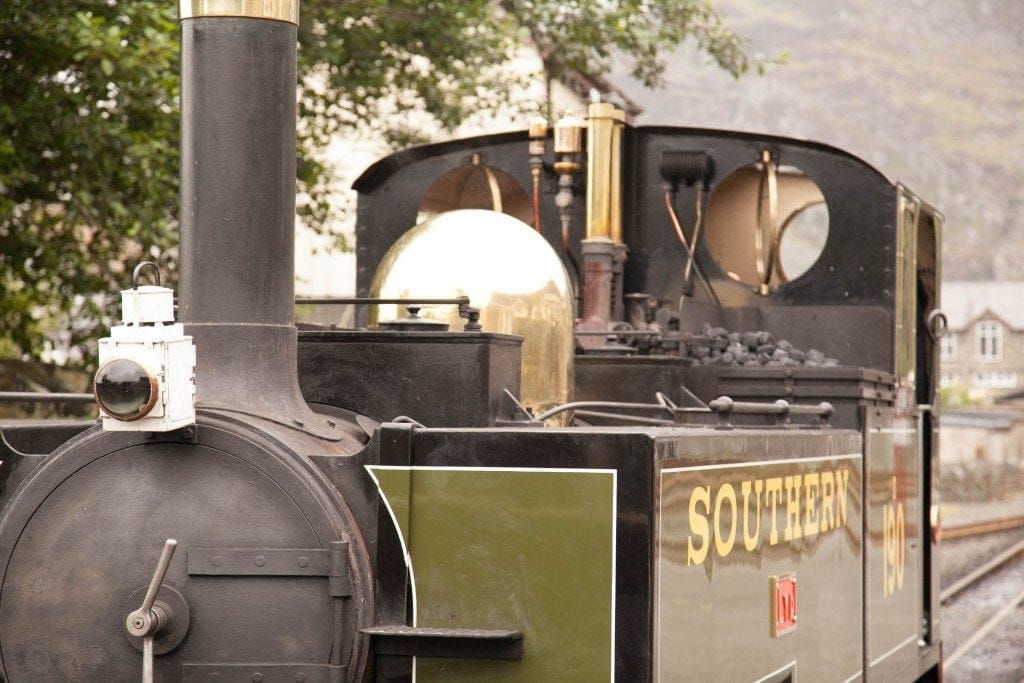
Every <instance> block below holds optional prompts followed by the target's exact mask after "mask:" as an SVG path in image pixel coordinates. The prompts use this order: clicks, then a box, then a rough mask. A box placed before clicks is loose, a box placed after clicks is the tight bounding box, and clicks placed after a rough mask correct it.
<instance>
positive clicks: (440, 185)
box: [416, 154, 533, 225]
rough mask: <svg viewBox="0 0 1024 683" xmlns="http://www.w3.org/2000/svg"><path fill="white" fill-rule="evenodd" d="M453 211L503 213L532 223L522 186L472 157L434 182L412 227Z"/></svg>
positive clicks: (526, 197) (531, 211)
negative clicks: (472, 210)
mask: <svg viewBox="0 0 1024 683" xmlns="http://www.w3.org/2000/svg"><path fill="white" fill-rule="evenodd" d="M457 209H486V210H488V211H497V212H498V213H507V214H508V215H510V216H514V217H516V218H518V219H519V220H521V221H523V222H524V223H526V224H528V225H529V224H531V223H532V221H533V204H532V203H531V201H530V198H529V197H528V196H527V195H526V190H524V189H523V186H522V185H520V184H519V183H518V182H517V181H516V179H515V178H513V177H512V176H510V175H509V174H508V173H505V172H504V171H502V170H501V169H499V168H495V167H494V166H488V165H487V164H486V163H484V161H483V159H482V158H481V157H480V156H479V155H476V154H474V155H472V156H470V157H469V159H467V161H466V163H464V164H462V165H460V166H457V167H455V168H453V169H452V170H450V171H448V172H447V173H444V174H442V175H441V176H440V177H439V178H438V179H437V180H435V181H434V183H433V184H432V185H431V186H430V188H429V189H428V190H427V193H426V194H425V195H424V196H423V201H422V203H421V204H420V210H419V213H418V215H417V218H416V223H417V224H419V223H422V222H423V221H425V220H429V219H431V218H433V217H434V216H437V215H439V214H442V213H445V212H446V211H455V210H457Z"/></svg>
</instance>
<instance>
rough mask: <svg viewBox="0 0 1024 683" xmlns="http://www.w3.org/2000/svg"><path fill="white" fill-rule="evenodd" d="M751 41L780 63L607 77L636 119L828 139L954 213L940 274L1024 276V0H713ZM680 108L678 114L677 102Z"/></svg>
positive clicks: (696, 62)
mask: <svg viewBox="0 0 1024 683" xmlns="http://www.w3.org/2000/svg"><path fill="white" fill-rule="evenodd" d="M715 4H716V6H717V7H719V8H720V10H721V11H722V13H723V14H724V16H725V17H726V18H727V19H728V20H729V25H730V26H731V27H732V28H734V29H735V30H736V31H738V32H739V33H741V34H742V35H744V36H746V37H747V38H749V39H750V41H751V44H752V46H753V49H754V52H755V53H757V54H761V55H766V56H775V55H779V54H781V53H783V52H786V53H788V55H789V61H788V63H787V64H786V65H785V66H779V67H773V68H771V69H770V70H769V72H768V73H767V74H766V75H765V76H757V75H748V76H745V77H744V78H742V79H740V80H739V81H734V80H733V79H732V78H730V77H729V76H728V75H726V74H724V73H720V72H719V71H718V70H716V69H715V68H714V67H711V66H709V65H707V64H704V63H702V62H701V59H700V58H698V57H696V56H695V51H694V50H692V49H686V48H684V49H682V50H680V51H679V52H678V53H677V54H675V55H673V56H672V57H671V58H670V67H669V71H668V73H667V74H666V81H667V83H666V86H665V88H664V90H662V91H649V90H645V89H644V88H643V87H642V86H639V85H638V84H637V83H635V82H633V81H631V80H630V79H629V78H628V76H627V75H626V72H627V69H625V68H623V69H622V70H621V71H620V72H619V73H616V74H613V77H612V79H611V80H612V81H613V82H614V83H615V84H616V85H617V86H619V87H620V88H621V89H622V90H623V91H624V92H625V93H626V94H628V95H629V96H630V97H631V98H633V99H634V100H635V101H636V102H637V103H638V104H640V106H642V107H643V108H644V113H643V114H642V115H641V116H640V118H639V119H638V121H637V123H640V124H674V125H693V126H704V127H712V128H740V129H749V130H759V131H765V132H770V133H777V134H781V135H789V136H794V137H801V138H811V139H815V140H821V141H823V142H828V143H830V144H833V145H836V146H838V147H842V148H844V149H847V150H849V151H850V152H853V153H854V154H856V155H858V156H860V157H861V158H863V159H865V160H866V161H868V162H869V163H871V164H873V165H874V166H876V167H877V168H878V169H879V170H881V171H882V172H883V173H885V174H886V175H887V176H889V177H890V178H893V179H898V180H900V181H902V182H904V183H905V184H906V185H908V186H909V187H911V188H913V189H914V190H915V191H916V192H917V193H918V194H920V195H921V196H923V197H924V198H925V199H926V200H927V201H929V202H930V203H932V204H933V205H935V206H937V207H938V208H939V209H941V210H942V211H943V212H944V213H945V215H946V232H945V249H944V252H945V259H944V273H943V274H944V277H945V278H946V279H977V278H997V279H1022V278H1024V3H1022V2H1016V1H1011V0H905V1H903V2H878V1H877V0H843V2H821V0H789V1H788V2H785V3H780V2H773V3H766V2H764V1H763V0H716V3H715ZM680 112H682V113H680Z"/></svg>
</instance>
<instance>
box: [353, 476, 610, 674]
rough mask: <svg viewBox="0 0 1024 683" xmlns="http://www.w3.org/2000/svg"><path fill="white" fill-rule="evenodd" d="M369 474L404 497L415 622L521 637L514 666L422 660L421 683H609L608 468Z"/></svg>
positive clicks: (390, 491)
mask: <svg viewBox="0 0 1024 683" xmlns="http://www.w3.org/2000/svg"><path fill="white" fill-rule="evenodd" d="M371 469H372V470H373V473H374V474H375V475H376V476H377V478H378V482H379V483H380V486H381V490H382V493H383V494H384V495H385V496H386V497H387V499H388V500H389V501H392V497H394V501H395V505H397V507H399V508H400V507H401V506H402V504H403V503H402V502H401V501H402V500H403V496H405V500H407V501H409V503H408V504H409V507H408V510H409V515H408V528H407V529H405V530H404V533H405V536H406V538H407V541H408V547H409V551H410V555H411V558H412V569H413V572H412V573H413V575H414V577H415V578H414V581H415V584H416V585H415V593H416V617H417V620H416V622H417V623H416V625H417V626H433V627H446V628H511V629H521V630H522V631H523V633H524V654H523V659H522V660H521V661H513V662H500V661H487V660H460V659H432V658H424V657H420V658H418V659H417V663H416V680H417V681H418V682H420V683H429V682H430V681H481V680H486V681H600V680H610V679H611V678H612V673H613V657H614V578H615V575H614V571H615V567H614V560H615V517H616V508H615V494H616V491H615V488H616V479H615V473H614V472H613V471H608V470H586V471H580V470H559V469H550V470H525V469H500V470H499V469H488V468H481V469H454V468H413V469H412V470H411V473H410V470H409V469H405V470H400V471H399V470H386V469H381V468H376V467H374V468H371ZM399 472H401V473H403V474H405V478H404V479H403V477H402V476H399ZM407 484H408V485H410V486H407ZM409 491H411V497H410V496H409V493H408V492H409ZM396 517H399V518H400V515H399V514H398V513H397V512H396ZM400 524H401V522H400Z"/></svg>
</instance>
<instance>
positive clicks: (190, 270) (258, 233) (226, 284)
mask: <svg viewBox="0 0 1024 683" xmlns="http://www.w3.org/2000/svg"><path fill="white" fill-rule="evenodd" d="M297 24H298V0H274V1H273V2H264V1H259V2H256V1H252V0H181V49H182V53H181V260H180V264H181V266H180V267H181V273H180V275H181V277H180V280H181V283H180V319H181V321H182V322H183V323H185V326H186V330H187V331H188V333H189V334H191V335H192V336H193V338H194V340H195V345H196V349H197V369H196V400H197V404H198V406H199V407H200V408H224V409H228V410H233V411H236V412H243V413H248V414H255V415H262V416H265V417H270V418H272V419H274V420H276V421H285V422H289V423H293V424H298V423H300V422H301V423H303V425H304V426H306V428H307V429H308V428H314V429H317V431H319V429H318V428H317V425H320V423H322V422H325V421H324V420H322V419H319V418H317V417H315V416H314V415H313V413H312V412H311V411H310V410H309V408H308V407H307V406H306V404H305V402H304V401H303V400H302V397H301V394H300V392H299V388H298V378H297V375H296V369H295V365H296V361H295V359H296V348H297V347H296V344H297V331H296V328H295V325H294V296H295V293H294V269H295V266H294V251H295V235H294V233H295V121H296V100H295V98H296V31H297V28H298V27H297ZM307 421H311V424H306V423H307Z"/></svg>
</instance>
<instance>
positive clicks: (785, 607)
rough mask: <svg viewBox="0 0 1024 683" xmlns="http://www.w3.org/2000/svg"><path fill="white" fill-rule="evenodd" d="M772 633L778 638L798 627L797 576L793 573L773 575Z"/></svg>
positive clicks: (773, 636)
mask: <svg viewBox="0 0 1024 683" xmlns="http://www.w3.org/2000/svg"><path fill="white" fill-rule="evenodd" d="M769 581H770V583H771V601H772V605H771V633H772V638H777V637H779V636H781V635H783V634H784V633H789V632H790V631H792V630H793V629H795V628H796V577H795V576H793V575H792V574H783V575H782V576H772V577H771V578H770V579H769Z"/></svg>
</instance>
